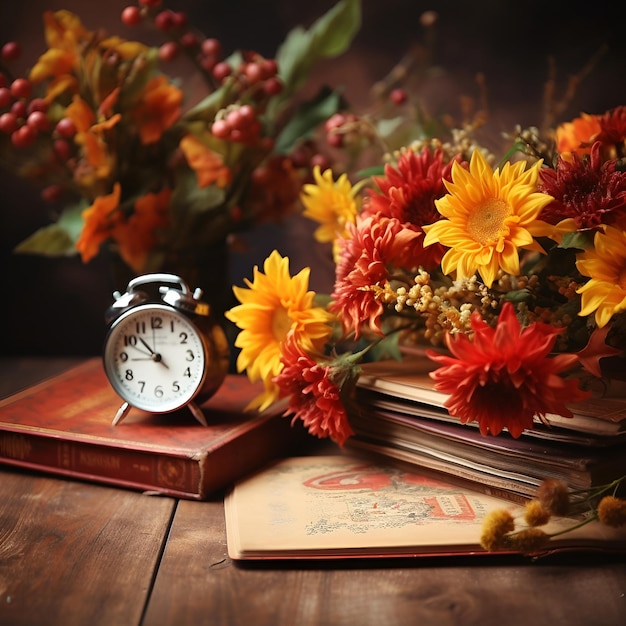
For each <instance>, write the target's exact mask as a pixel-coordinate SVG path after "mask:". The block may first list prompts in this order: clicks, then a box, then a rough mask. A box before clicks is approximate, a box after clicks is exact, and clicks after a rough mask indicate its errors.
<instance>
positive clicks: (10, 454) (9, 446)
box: [0, 433, 32, 461]
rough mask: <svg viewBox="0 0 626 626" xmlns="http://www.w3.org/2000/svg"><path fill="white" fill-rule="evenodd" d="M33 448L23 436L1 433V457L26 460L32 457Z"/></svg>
mask: <svg viewBox="0 0 626 626" xmlns="http://www.w3.org/2000/svg"><path fill="white" fill-rule="evenodd" d="M31 451H32V446H31V444H30V442H29V441H28V439H27V438H26V437H24V436H23V435H17V434H14V433H0V456H3V457H6V458H9V459H18V460H22V461H23V460H24V459H27V458H28V457H29V456H30V453H31Z"/></svg>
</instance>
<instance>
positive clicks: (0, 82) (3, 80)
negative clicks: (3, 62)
mask: <svg viewBox="0 0 626 626" xmlns="http://www.w3.org/2000/svg"><path fill="white" fill-rule="evenodd" d="M8 84H9V81H8V80H7V77H6V75H5V74H3V73H2V72H0V87H6V86H7V85H8Z"/></svg>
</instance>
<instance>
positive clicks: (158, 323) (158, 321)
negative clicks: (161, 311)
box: [150, 317, 163, 330]
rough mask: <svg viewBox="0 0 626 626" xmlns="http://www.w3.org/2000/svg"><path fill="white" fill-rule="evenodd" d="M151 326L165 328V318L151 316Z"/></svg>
mask: <svg viewBox="0 0 626 626" xmlns="http://www.w3.org/2000/svg"><path fill="white" fill-rule="evenodd" d="M150 328H153V329H155V330H156V329H159V328H163V320H162V319H161V318H160V317H151V318H150Z"/></svg>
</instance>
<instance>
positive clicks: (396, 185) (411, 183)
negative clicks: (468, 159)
mask: <svg viewBox="0 0 626 626" xmlns="http://www.w3.org/2000/svg"><path fill="white" fill-rule="evenodd" d="M460 158H461V157H460V156H458V157H455V158H454V159H452V160H451V161H449V162H448V163H444V162H443V150H442V149H441V148H438V149H437V150H434V151H433V150H431V149H430V148H429V147H428V146H425V147H424V148H423V149H422V151H421V152H420V153H419V154H417V153H415V152H414V151H413V150H408V149H407V150H404V151H403V152H402V154H401V155H400V158H399V159H398V164H397V168H394V167H393V166H392V165H391V164H387V165H385V176H384V177H379V176H376V177H374V182H375V183H376V184H377V185H378V187H379V189H380V193H377V192H375V191H372V190H367V193H368V196H367V197H366V198H365V200H364V205H363V215H373V214H375V213H381V214H382V215H384V216H385V217H394V218H396V219H398V220H399V221H400V222H401V223H402V224H403V226H405V228H412V229H414V230H415V231H416V232H418V233H420V235H421V239H423V237H424V233H423V231H422V226H424V225H426V224H432V223H434V222H436V221H438V220H439V219H441V215H440V214H439V212H438V211H437V209H436V207H435V200H437V199H438V198H441V197H442V196H444V195H445V193H446V188H445V185H444V182H443V181H444V179H446V180H451V174H450V172H451V169H452V163H453V162H454V161H459V160H460ZM445 251H446V248H444V247H443V246H442V245H440V244H436V245H433V246H428V247H427V248H423V247H422V248H420V249H419V250H418V254H417V255H416V258H415V259H414V265H415V266H422V267H423V268H424V269H426V270H432V269H434V268H435V267H437V266H438V265H439V263H440V262H441V258H442V257H443V255H444V253H445Z"/></svg>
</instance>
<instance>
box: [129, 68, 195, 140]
mask: <svg viewBox="0 0 626 626" xmlns="http://www.w3.org/2000/svg"><path fill="white" fill-rule="evenodd" d="M182 101H183V92H182V91H181V90H180V89H178V87H175V86H174V85H170V84H169V83H168V81H167V78H166V77H165V76H157V77H156V78H153V79H152V80H151V81H150V82H149V83H148V84H147V85H146V88H145V89H144V91H143V93H142V94H141V96H140V98H139V101H138V102H137V104H136V105H135V106H134V107H133V109H132V111H131V117H132V119H133V121H134V122H135V124H137V128H138V129H139V136H140V137H141V142H142V143H143V144H149V143H155V142H157V141H159V139H161V135H162V134H163V132H164V131H165V130H167V129H168V128H170V127H171V126H173V125H174V124H175V123H176V121H177V120H178V118H179V117H180V106H181V104H182Z"/></svg>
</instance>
